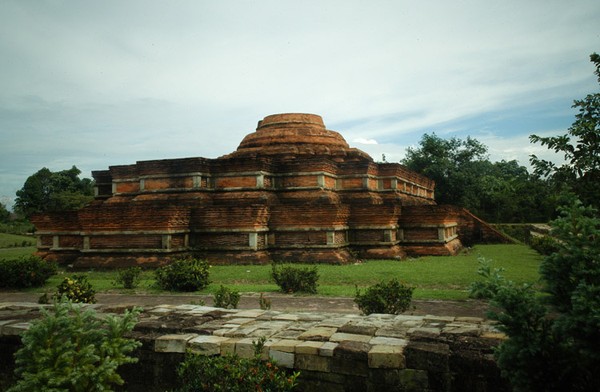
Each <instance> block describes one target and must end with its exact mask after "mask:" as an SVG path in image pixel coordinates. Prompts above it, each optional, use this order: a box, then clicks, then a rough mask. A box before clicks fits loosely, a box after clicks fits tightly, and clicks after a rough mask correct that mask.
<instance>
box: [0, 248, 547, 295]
mask: <svg viewBox="0 0 600 392" xmlns="http://www.w3.org/2000/svg"><path fill="white" fill-rule="evenodd" d="M34 250H35V248H18V249H14V251H15V252H16V253H15V255H17V253H18V251H21V254H27V253H26V252H29V254H30V253H31V252H32V251H34ZM6 251H7V250H0V258H2V257H6V256H7V255H6V254H5V252H6ZM10 251H13V249H11V250H10ZM478 256H483V257H485V258H486V259H490V260H493V261H494V263H493V266H494V267H502V268H504V269H505V272H504V276H505V277H506V278H507V279H509V280H512V281H514V282H518V283H521V282H530V283H535V282H537V281H538V279H539V274H538V269H539V265H540V262H541V260H542V256H540V255H539V254H538V253H537V252H535V251H534V250H532V249H531V248H529V247H528V246H525V245H477V246H475V247H473V248H472V249H470V250H468V251H466V252H463V253H461V254H460V255H458V256H443V257H439V256H438V257H421V258H417V259H408V260H403V261H396V260H368V261H365V262H363V263H360V264H351V265H342V266H340V265H317V268H318V269H319V276H320V277H319V286H318V294H319V295H329V296H341V297H353V296H354V294H355V286H358V287H359V288H364V287H368V286H370V285H373V284H375V283H378V282H379V281H382V280H389V279H391V278H398V279H399V280H401V281H403V282H405V283H406V284H408V285H412V286H415V287H416V290H415V292H414V298H416V299H466V298H467V289H468V286H469V284H470V283H471V282H473V281H475V280H477V279H478V278H479V276H478V275H477V268H478V262H477V258H478ZM9 257H12V255H11V256H9ZM297 266H298V267H306V266H308V265H303V264H297ZM311 266H312V265H311ZM270 273H271V266H270V265H242V266H240V265H234V266H213V267H211V269H210V279H211V281H212V283H211V284H210V285H209V286H208V287H207V288H206V289H204V290H203V291H201V292H199V293H204V294H207V293H213V292H214V291H216V290H217V289H218V288H219V286H220V285H224V286H227V287H230V288H232V289H234V290H237V291H239V292H242V293H243V292H276V291H278V290H279V288H278V286H277V285H275V284H274V283H273V282H272V281H271V278H270ZM66 274H67V273H66V272H64V271H62V272H61V273H60V274H59V275H56V276H53V277H52V278H51V279H50V280H49V281H48V283H47V284H46V286H45V287H43V288H41V289H39V288H38V289H35V290H34V291H40V292H43V291H48V292H52V291H54V290H55V288H56V286H57V285H58V284H59V282H60V281H61V280H62V278H63V277H64V276H65V275H66ZM87 274H88V278H89V280H90V282H91V283H92V285H93V287H94V288H95V289H96V291H97V292H106V291H117V292H123V293H127V292H132V291H128V290H124V289H119V288H118V286H115V285H114V284H113V281H114V279H115V276H116V273H115V272H110V271H88V272H87ZM153 283H154V273H153V272H152V271H144V272H143V274H142V281H141V284H140V286H139V287H138V288H137V289H136V290H135V292H136V293H161V291H160V290H159V289H157V288H155V287H153ZM169 294H172V293H171V292H169Z"/></svg>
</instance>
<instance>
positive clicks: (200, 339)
mask: <svg viewBox="0 0 600 392" xmlns="http://www.w3.org/2000/svg"><path fill="white" fill-rule="evenodd" d="M227 340H229V339H228V338H225V337H221V336H211V335H206V336H197V337H195V338H193V339H191V340H189V341H188V347H189V348H190V350H191V351H193V352H194V353H197V354H201V355H220V354H221V344H222V343H223V342H226V341H227Z"/></svg>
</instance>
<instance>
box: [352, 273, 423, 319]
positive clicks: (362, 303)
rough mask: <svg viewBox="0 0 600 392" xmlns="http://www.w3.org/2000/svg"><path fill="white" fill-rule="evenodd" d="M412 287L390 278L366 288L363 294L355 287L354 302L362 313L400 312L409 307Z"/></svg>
mask: <svg viewBox="0 0 600 392" xmlns="http://www.w3.org/2000/svg"><path fill="white" fill-rule="evenodd" d="M414 289H415V288H414V287H409V286H405V285H404V284H402V283H400V282H399V281H398V279H392V280H390V281H388V282H380V283H377V284H376V285H374V286H371V287H369V288H367V289H366V290H365V293H364V294H362V293H361V292H360V290H358V288H356V296H355V297H354V302H356V304H357V305H358V308H359V309H360V310H361V311H362V312H363V313H364V314H371V313H388V314H400V313H402V312H404V311H406V310H407V309H408V308H409V307H410V302H411V300H412V294H413V291H414Z"/></svg>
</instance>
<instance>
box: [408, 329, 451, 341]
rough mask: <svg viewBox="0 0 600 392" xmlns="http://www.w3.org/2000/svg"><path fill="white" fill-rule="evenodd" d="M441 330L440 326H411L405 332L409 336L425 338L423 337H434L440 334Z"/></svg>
mask: <svg viewBox="0 0 600 392" xmlns="http://www.w3.org/2000/svg"><path fill="white" fill-rule="evenodd" d="M440 333H442V330H441V329H440V328H434V327H420V328H411V329H409V330H408V332H407V334H408V336H410V337H411V338H425V339H434V338H437V337H438V336H440Z"/></svg>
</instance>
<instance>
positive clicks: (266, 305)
mask: <svg viewBox="0 0 600 392" xmlns="http://www.w3.org/2000/svg"><path fill="white" fill-rule="evenodd" d="M258 306H260V309H261V310H269V309H271V300H270V299H269V298H267V297H265V296H264V294H263V293H260V297H258Z"/></svg>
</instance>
